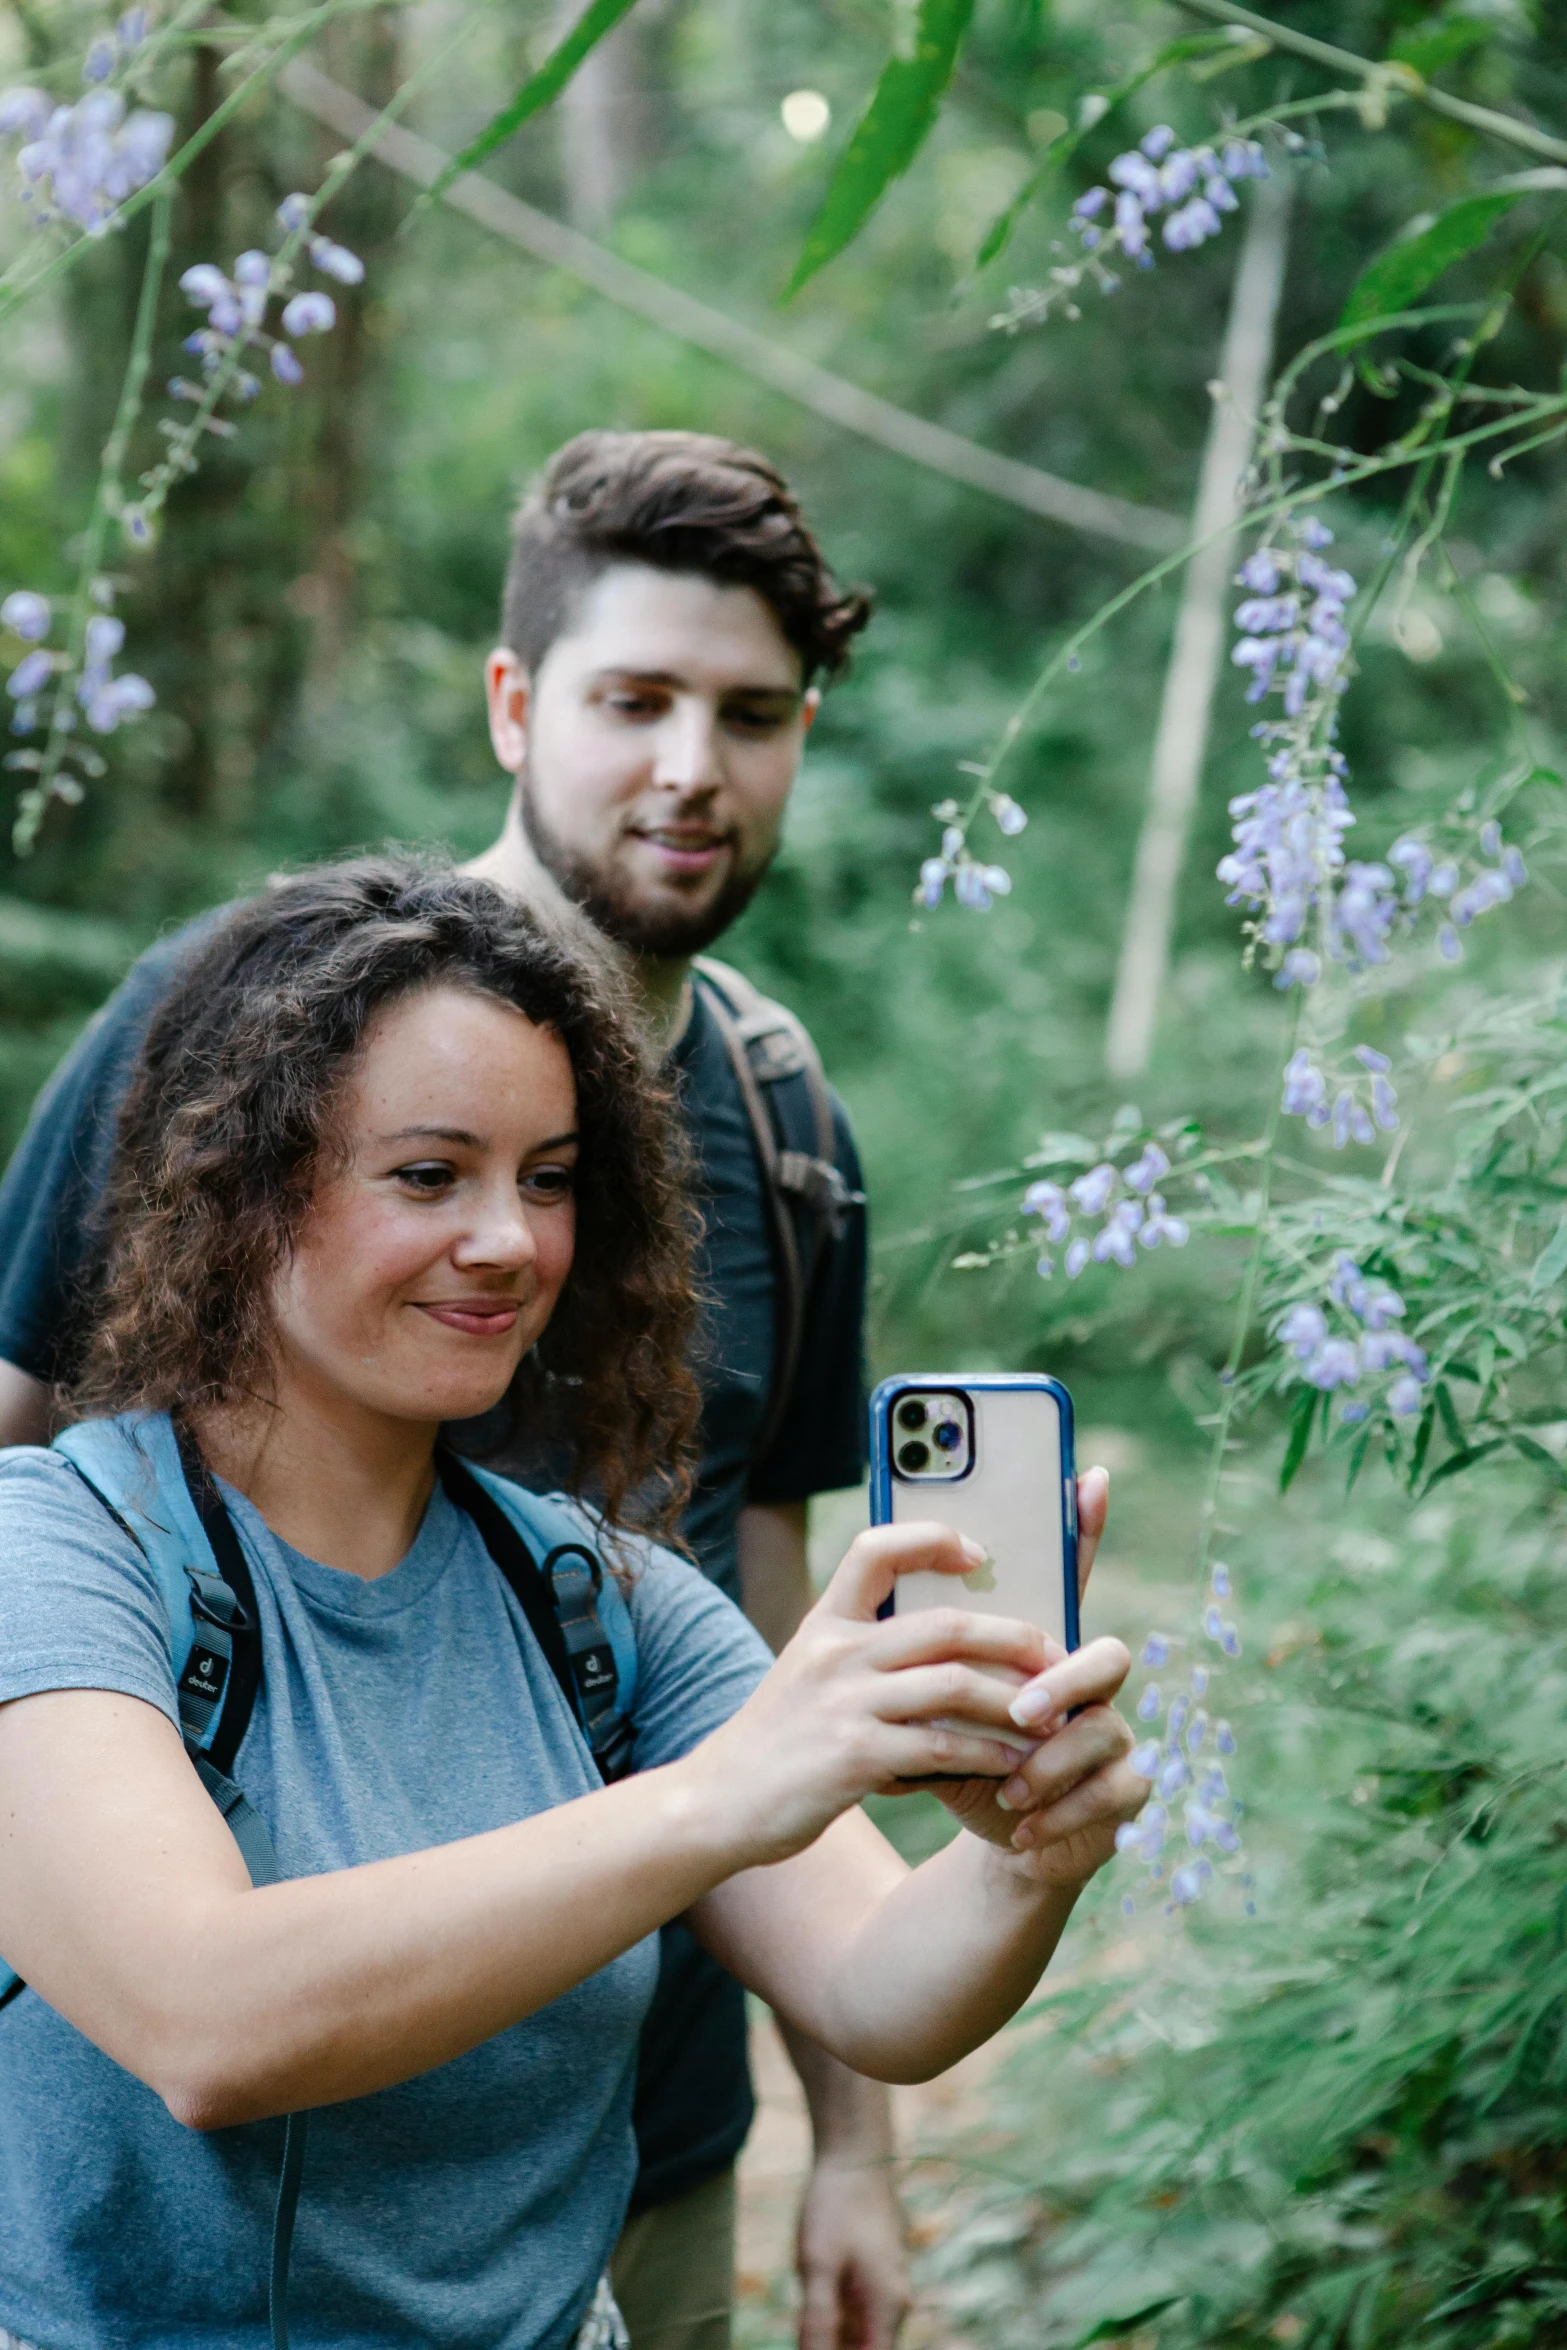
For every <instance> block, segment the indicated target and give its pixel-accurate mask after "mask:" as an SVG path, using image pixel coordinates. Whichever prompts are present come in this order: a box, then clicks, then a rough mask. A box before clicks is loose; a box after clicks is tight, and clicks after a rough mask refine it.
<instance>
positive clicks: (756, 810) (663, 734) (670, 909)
mask: <svg viewBox="0 0 1567 2350" xmlns="http://www.w3.org/2000/svg"><path fill="white" fill-rule="evenodd" d="M489 690H490V733H491V739H492V740H493V742H494V744H495V752H496V756H497V758H498V759H499V760H500V762H501V765H502V766H503V767H507V768H509V769H510V770H511V771H512V773H513V774H515V775H516V777H517V779H518V799H519V807H520V812H521V816H522V823H523V828H524V831H525V832H526V834H527V837H528V841H529V843H530V845H531V847H532V849H533V853H534V855H535V856H536V857H537V858H538V860H539V862H540V863H541V864H542V865H543V866H544V867H545V868H546V870H547V871H548V872H550V873H551V874H552V875H553V876H554V878H555V879H556V881H558V882H559V884H560V885H561V887H562V889H563V890H564V891H565V892H566V894H567V896H568V897H570V898H572V899H573V900H574V901H575V903H576V904H578V905H579V906H581V907H582V909H583V911H584V912H585V913H586V914H587V915H588V916H589V918H590V919H591V920H592V921H593V922H594V923H596V924H597V926H598V927H599V929H601V930H603V931H605V932H606V933H607V934H608V935H609V936H610V937H611V938H614V939H617V940H618V941H619V942H620V943H621V945H623V946H625V947H628V948H630V950H631V951H632V952H633V953H634V954H640V955H649V956H655V957H677V956H685V955H692V954H696V953H699V952H700V950H701V949H702V948H703V947H705V946H707V945H709V944H710V943H711V941H712V940H713V939H715V938H717V937H718V936H719V934H720V932H722V931H724V930H726V929H727V928H728V926H729V924H730V923H731V922H733V921H734V920H735V918H736V917H737V915H738V914H739V913H740V912H741V910H742V909H743V908H744V906H745V905H746V904H747V903H748V901H749V899H750V897H751V895H752V893H753V891H754V890H755V889H756V886H757V884H758V883H759V882H760V880H761V878H762V876H763V874H764V873H765V872H766V871H767V868H768V866H769V864H770V863H771V862H772V859H773V856H774V853H775V851H776V850H777V847H778V836H779V829H780V826H781V824H782V821H783V812H784V806H785V803H786V802H787V800H788V797H789V789H790V786H791V785H792V783H793V782H794V779H795V775H796V773H797V772H798V770H799V765H800V755H801V752H802V750H803V748H804V744H805V734H806V729H807V727H808V726H809V725H810V723H811V720H812V718H813V717H814V716H815V713H816V702H817V696H816V694H815V692H814V691H812V692H809V693H803V692H802V691H801V684H800V656H799V655H798V653H796V652H795V650H794V648H793V646H792V645H791V644H790V643H789V642H788V640H787V638H786V637H785V636H784V634H783V632H782V630H781V629H780V628H779V625H778V622H777V620H776V618H775V617H774V614H773V612H772V609H771V607H770V606H769V605H768V604H766V603H765V602H764V601H763V599H762V598H761V597H760V596H759V595H757V594H756V593H755V592H754V590H752V589H751V588H747V587H724V586H720V585H719V584H718V583H717V582H716V581H713V580H710V579H704V578H702V577H700V576H698V575H696V574H693V573H689V572H666V571H656V570H653V569H652V568H650V567H649V566H648V565H646V564H641V563H621V564H617V565H615V566H614V568H613V569H611V570H609V571H605V572H603V573H601V574H600V576H599V578H598V579H597V580H595V581H594V583H593V585H592V587H591V588H590V589H589V591H588V592H587V594H586V595H585V596H584V597H583V599H582V602H581V604H580V606H579V607H578V609H577V611H576V612H575V613H574V614H573V616H572V618H571V620H570V622H569V623H568V625H567V628H566V631H565V632H564V633H563V634H562V635H561V636H558V637H557V638H556V639H555V642H554V643H553V644H552V645H551V646H550V648H549V650H548V652H547V653H546V654H545V656H544V659H543V660H542V662H541V663H540V664H539V670H538V674H537V676H536V677H535V678H533V679H532V680H530V679H529V677H528V675H527V672H526V671H525V670H524V669H523V668H522V666H521V664H520V663H519V662H518V660H517V658H516V656H515V655H514V654H511V653H506V652H500V653H494V654H492V655H491V656H490V663H489Z"/></svg>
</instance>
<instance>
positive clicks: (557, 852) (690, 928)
mask: <svg viewBox="0 0 1567 2350" xmlns="http://www.w3.org/2000/svg"><path fill="white" fill-rule="evenodd" d="M517 802H518V812H519V814H520V815H521V818H522V829H523V832H524V833H525V834H526V836H527V840H528V846H529V847H530V848H531V849H532V851H533V853H534V855H535V856H536V857H537V858H538V860H539V863H540V864H541V865H542V866H543V867H544V870H545V872H546V873H548V874H549V875H550V877H551V878H552V879H553V880H554V881H556V882H558V883H559V885H560V887H561V889H562V890H563V891H564V892H565V894H566V896H567V897H568V898H570V900H571V902H572V904H573V905H574V906H576V907H578V908H580V910H581V911H582V912H583V913H584V914H585V915H586V916H587V918H588V920H589V921H590V922H591V923H592V924H593V926H594V928H595V929H596V930H601V931H602V932H603V933H604V935H605V937H606V938H612V939H614V941H615V943H616V944H617V946H623V947H625V948H626V949H627V951H628V952H629V953H631V954H633V955H649V956H652V957H654V958H655V959H656V960H660V961H671V962H673V961H675V960H677V959H684V958H685V957H686V956H688V955H699V954H700V953H701V952H702V949H703V948H704V947H710V946H711V945H712V943H713V941H714V939H715V938H721V937H722V936H723V934H724V932H725V931H726V930H727V929H728V928H729V926H730V924H731V923H732V922H738V920H739V919H740V916H741V915H742V914H743V913H744V912H745V909H746V907H747V906H748V905H749V904H750V903H751V900H752V898H753V897H755V895H756V893H757V891H758V889H759V888H760V887H761V885H762V882H763V880H764V879H765V877H766V874H767V868H768V866H769V865H770V864H771V863H772V861H773V857H774V855H775V854H776V848H774V849H770V850H769V851H768V853H767V855H766V856H765V857H764V858H763V859H762V861H761V863H760V864H759V865H756V866H753V867H750V868H745V867H742V866H740V865H738V864H736V865H735V867H734V868H733V870H732V871H731V873H730V875H729V878H728V880H727V881H726V882H725V883H724V885H723V887H722V889H721V890H720V891H719V893H718V895H717V897H715V898H714V899H713V900H712V901H711V902H710V903H709V904H707V905H704V906H702V907H700V908H696V907H693V908H692V909H691V911H690V912H689V913H687V912H685V911H683V910H682V908H681V907H680V906H679V905H678V904H677V905H669V904H667V903H666V904H654V905H647V904H643V903H641V902H640V901H639V900H638V899H637V898H635V897H634V896H633V895H632V886H631V885H630V884H629V883H621V884H617V882H616V881H615V880H614V878H613V877H610V876H606V875H605V874H602V873H600V872H599V871H597V869H596V868H595V867H594V866H593V865H591V864H590V863H589V862H588V860H587V859H586V858H585V857H579V856H578V855H577V854H576V853H575V851H574V850H572V849H569V848H568V847H567V846H566V844H565V842H564V841H563V840H561V839H559V838H558V837H557V835H556V834H555V833H553V832H551V830H550V828H549V826H548V825H547V824H546V823H545V821H544V818H543V817H542V816H541V815H540V813H539V808H538V803H537V800H536V798H535V795H534V791H533V787H532V785H531V783H530V782H529V780H528V778H527V777H526V776H523V777H522V778H521V785H520V789H519V791H518V794H517Z"/></svg>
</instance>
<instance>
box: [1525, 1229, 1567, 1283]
mask: <svg viewBox="0 0 1567 2350" xmlns="http://www.w3.org/2000/svg"><path fill="white" fill-rule="evenodd" d="M1564 1273H1567V1216H1563V1218H1562V1220H1561V1222H1560V1223H1559V1224H1558V1225H1557V1227H1556V1230H1555V1231H1554V1232H1553V1233H1552V1234H1551V1237H1550V1239H1549V1240H1548V1241H1547V1242H1546V1244H1545V1246H1544V1248H1542V1249H1541V1251H1540V1253H1539V1255H1538V1256H1537V1257H1536V1258H1535V1260H1534V1264H1533V1266H1532V1268H1531V1269H1530V1273H1529V1288H1530V1292H1531V1294H1532V1295H1534V1296H1536V1297H1538V1295H1539V1293H1540V1291H1541V1290H1542V1289H1554V1288H1555V1287H1556V1284H1557V1282H1558V1281H1560V1279H1561V1277H1562V1275H1563V1274H1564Z"/></svg>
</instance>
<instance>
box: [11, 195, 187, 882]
mask: <svg viewBox="0 0 1567 2350" xmlns="http://www.w3.org/2000/svg"><path fill="white" fill-rule="evenodd" d="M172 200H173V190H172V188H160V190H159V191H158V195H157V197H156V199H155V201H154V203H153V206H152V221H151V229H150V233H149V236H148V239H147V262H146V267H145V268H144V269H143V271H142V279H141V293H140V295H139V296H138V298H137V303H136V324H135V327H134V329H133V331H132V335H131V350H130V358H129V360H128V361H127V363H126V368H125V376H124V380H123V382H122V383H121V385H120V397H119V402H118V405H117V406H116V408H115V411H114V422H113V424H112V425H111V427H110V428H109V437H108V439H107V440H106V441H105V442H104V444H103V453H102V455H101V457H100V458H99V461H98V486H97V489H96V490H95V492H94V494H93V502H92V511H91V513H90V514H89V515H88V517H87V527H86V530H85V531H84V533H83V537H82V553H81V561H80V563H79V564H78V566H77V573H76V586H75V589H74V591H73V593H72V596H71V611H70V619H69V621H68V623H67V628H66V651H65V660H64V663H63V665H62V667H61V669H60V670H59V672H58V673H57V678H56V686H55V696H54V709H53V712H52V714H51V717H50V723H49V736H48V740H47V742H46V743H45V745H44V749H43V752H42V755H41V759H40V764H39V769H38V776H37V780H36V781H35V782H34V783H33V784H31V785H30V786H29V788H28V789H27V790H26V791H24V792H23V793H22V795H21V798H20V800H19V802H18V805H17V812H16V822H15V825H14V827H13V830H12V836H11V837H12V842H13V845H14V847H15V849H16V853H17V855H18V856H23V857H25V856H26V855H27V853H28V852H29V850H30V849H31V848H32V846H33V843H34V841H35V840H36V839H37V837H38V827H39V825H40V824H41V823H42V822H43V818H44V811H45V809H46V808H47V806H48V804H49V798H50V794H51V792H52V791H53V788H54V783H55V779H56V777H57V776H58V774H59V772H60V763H61V761H62V759H63V758H64V757H65V754H66V751H67V749H68V748H69V747H70V742H71V737H72V734H73V731H74V727H73V720H74V719H75V716H76V712H75V711H74V710H73V708H72V697H71V681H72V679H73V678H74V677H75V676H76V674H77V673H78V672H79V670H80V669H81V666H82V657H83V653H84V650H85V646H86V638H87V623H88V620H89V619H90V617H91V615H92V606H93V582H94V581H95V580H96V579H97V577H98V575H99V572H100V570H101V568H102V564H103V544H104V539H105V538H106V536H107V535H108V529H109V524H110V522H111V521H112V520H113V519H114V517H115V516H116V515H117V514H118V513H119V511H120V508H121V506H122V505H123V503H124V483H123V478H122V477H123V474H124V468H125V452H126V450H127V448H128V447H129V445H130V437H131V434H132V432H133V431H134V429H135V426H136V419H137V418H138V416H139V415H140V414H141V404H142V394H143V392H144V391H145V389H146V384H147V369H148V367H149V365H150V363H151V359H152V339H153V334H154V331H155V329H156V326H157V322H158V297H159V295H160V293H161V292H162V289H163V272H164V266H165V264H166V263H167V261H168V257H169V215H170V211H171V207H172ZM23 755H24V756H25V754H23Z"/></svg>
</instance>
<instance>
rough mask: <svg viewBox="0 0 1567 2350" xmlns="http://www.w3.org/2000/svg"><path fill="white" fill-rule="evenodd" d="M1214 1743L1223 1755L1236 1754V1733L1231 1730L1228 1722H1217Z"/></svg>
mask: <svg viewBox="0 0 1567 2350" xmlns="http://www.w3.org/2000/svg"><path fill="white" fill-rule="evenodd" d="M1213 1742H1214V1744H1215V1746H1217V1748H1218V1749H1219V1752H1220V1753H1221V1754H1233V1753H1234V1752H1235V1732H1234V1731H1233V1730H1232V1729H1231V1728H1230V1725H1229V1723H1228V1722H1216V1723H1215V1724H1214V1735H1213Z"/></svg>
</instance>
